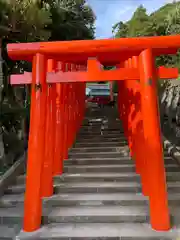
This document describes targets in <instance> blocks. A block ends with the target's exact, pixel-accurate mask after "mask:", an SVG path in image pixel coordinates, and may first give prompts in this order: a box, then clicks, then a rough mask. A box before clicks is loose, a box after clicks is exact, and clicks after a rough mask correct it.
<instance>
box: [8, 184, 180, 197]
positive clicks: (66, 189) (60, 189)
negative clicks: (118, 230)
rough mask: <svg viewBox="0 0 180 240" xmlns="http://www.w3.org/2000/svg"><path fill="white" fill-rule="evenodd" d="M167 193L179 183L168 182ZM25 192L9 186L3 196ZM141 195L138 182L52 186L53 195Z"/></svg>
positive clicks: (177, 190)
mask: <svg viewBox="0 0 180 240" xmlns="http://www.w3.org/2000/svg"><path fill="white" fill-rule="evenodd" d="M167 188H168V192H169V193H178V192H180V181H176V182H168V183H167ZM24 191H25V185H24V184H21V185H15V186H10V187H8V188H7V189H6V190H5V194H20V193H23V192H24ZM129 192H131V193H141V184H140V183H138V182H134V181H132V182H130V181H127V182H126V181H121V182H102V181H97V182H88V181H87V182H85V181H84V182H64V183H56V184H54V193H129Z"/></svg>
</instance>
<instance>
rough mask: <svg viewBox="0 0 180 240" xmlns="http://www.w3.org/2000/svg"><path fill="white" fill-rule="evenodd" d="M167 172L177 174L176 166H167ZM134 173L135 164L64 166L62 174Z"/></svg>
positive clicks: (177, 168)
mask: <svg viewBox="0 0 180 240" xmlns="http://www.w3.org/2000/svg"><path fill="white" fill-rule="evenodd" d="M165 168H166V170H167V171H171V172H179V169H180V168H179V166H178V165H177V164H168V165H166V166H165ZM107 171H109V172H111V173H112V172H131V171H132V172H135V164H134V163H133V162H132V163H129V164H123V165H121V164H99V165H98V164H97V165H93V164H92V165H66V166H64V172H66V173H76V174H78V173H89V172H91V173H95V172H96V173H102V172H107Z"/></svg>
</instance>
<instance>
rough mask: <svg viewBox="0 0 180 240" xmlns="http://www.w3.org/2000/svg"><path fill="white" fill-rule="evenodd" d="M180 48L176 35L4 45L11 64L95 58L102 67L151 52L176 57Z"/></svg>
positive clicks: (179, 41)
mask: <svg viewBox="0 0 180 240" xmlns="http://www.w3.org/2000/svg"><path fill="white" fill-rule="evenodd" d="M179 47H180V35H175V36H155V37H138V38H119V39H103V40H80V41H79V40H78V41H77V40H76V41H60V42H35V43H13V44H8V46H7V50H8V55H9V57H10V58H11V59H13V60H28V61H31V60H32V57H33V56H34V55H35V54H36V53H42V54H45V55H47V56H48V58H55V59H57V60H59V61H67V62H72V63H73V62H74V63H80V62H81V63H86V62H87V59H88V58H89V57H97V58H98V60H99V61H100V62H102V63H118V62H119V61H121V60H123V59H127V57H131V56H133V55H138V54H139V53H140V52H141V51H142V50H144V49H147V48H151V49H152V50H153V53H154V54H155V55H156V56H157V55H161V54H176V52H177V50H178V48H179Z"/></svg>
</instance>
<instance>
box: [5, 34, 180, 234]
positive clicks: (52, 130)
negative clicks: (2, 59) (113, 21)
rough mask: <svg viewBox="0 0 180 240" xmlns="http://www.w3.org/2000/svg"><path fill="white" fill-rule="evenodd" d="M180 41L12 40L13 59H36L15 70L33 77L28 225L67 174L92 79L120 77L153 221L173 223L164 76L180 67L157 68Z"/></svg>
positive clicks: (123, 109) (22, 78)
mask: <svg viewBox="0 0 180 240" xmlns="http://www.w3.org/2000/svg"><path fill="white" fill-rule="evenodd" d="M178 47H180V36H163V37H162V36H160V37H146V38H145V37H142V38H123V39H108V40H82V41H65V42H41V43H18V44H9V45H8V47H7V49H8V55H9V56H10V58H11V59H13V60H26V61H30V62H31V61H32V73H28V72H25V73H24V74H22V75H12V76H11V84H15V85H17V84H31V110H30V133H29V143H28V162H27V180H26V192H25V206H24V226H23V229H24V231H27V232H31V231H35V230H37V229H38V228H40V225H41V215H42V198H43V197H48V196H51V195H52V194H53V176H55V175H59V174H62V172H63V161H64V160H66V159H67V158H68V149H69V148H71V146H72V145H73V143H74V141H75V137H76V133H77V132H78V131H79V128H80V127H81V124H82V121H83V117H84V112H85V87H86V82H100V81H118V110H119V117H120V119H121V120H122V123H123V127H124V132H125V136H126V138H127V139H128V143H129V148H130V153H131V156H132V159H133V161H135V163H136V172H137V174H140V176H141V182H142V192H143V194H144V195H146V196H148V197H149V206H150V223H151V226H152V228H153V229H155V230H164V231H168V230H169V229H170V228H171V224H170V217H169V210H168V200H167V189H166V188H167V187H166V178H165V170H164V160H163V150H162V141H161V130H160V123H159V122H160V121H159V110H158V100H157V89H156V83H157V80H158V79H166V78H167V79H169V78H177V77H178V70H177V69H176V68H165V67H163V66H162V67H160V68H156V67H155V57H156V56H159V55H162V54H176V53H177V50H178ZM106 65H107V66H116V68H115V69H113V70H103V68H102V66H106Z"/></svg>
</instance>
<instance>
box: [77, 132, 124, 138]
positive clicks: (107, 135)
mask: <svg viewBox="0 0 180 240" xmlns="http://www.w3.org/2000/svg"><path fill="white" fill-rule="evenodd" d="M94 138H98V139H104V138H119V139H125V136H124V134H123V133H122V134H120V133H104V132H102V134H101V133H98V134H93V133H86V134H78V135H77V139H89V140H92V139H94Z"/></svg>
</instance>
